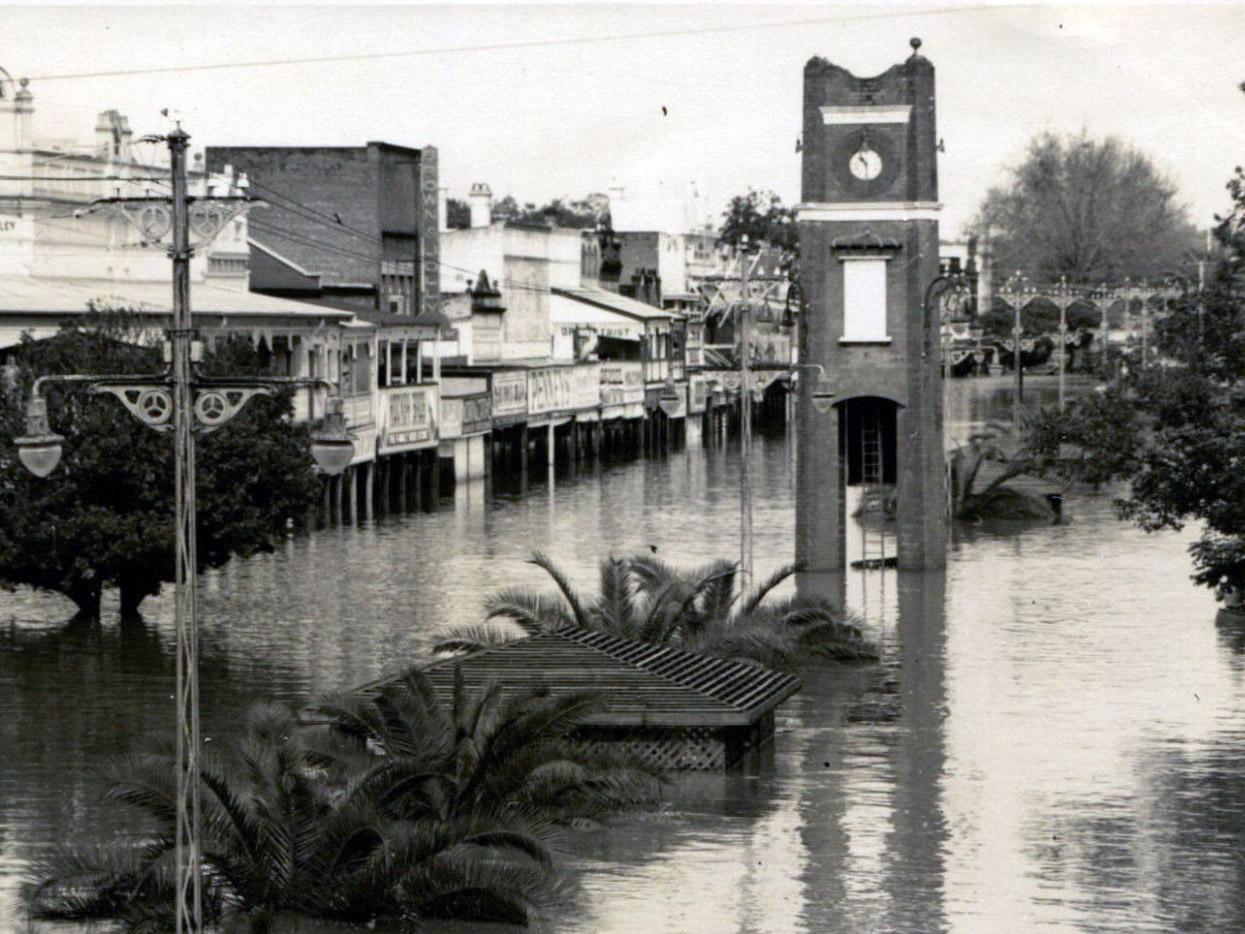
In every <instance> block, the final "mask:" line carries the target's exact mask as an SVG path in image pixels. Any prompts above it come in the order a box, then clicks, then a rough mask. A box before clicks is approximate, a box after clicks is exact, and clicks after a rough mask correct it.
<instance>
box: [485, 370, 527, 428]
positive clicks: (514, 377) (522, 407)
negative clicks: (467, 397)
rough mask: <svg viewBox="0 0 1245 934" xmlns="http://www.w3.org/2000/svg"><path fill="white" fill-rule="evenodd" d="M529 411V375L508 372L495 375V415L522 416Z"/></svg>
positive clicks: (515, 371)
mask: <svg viewBox="0 0 1245 934" xmlns="http://www.w3.org/2000/svg"><path fill="white" fill-rule="evenodd" d="M526 411H527V374H526V373H524V372H523V371H522V370H506V371H503V372H500V373H494V374H493V415H494V416H498V417H499V416H503V415H522V414H524V413H525V412H526Z"/></svg>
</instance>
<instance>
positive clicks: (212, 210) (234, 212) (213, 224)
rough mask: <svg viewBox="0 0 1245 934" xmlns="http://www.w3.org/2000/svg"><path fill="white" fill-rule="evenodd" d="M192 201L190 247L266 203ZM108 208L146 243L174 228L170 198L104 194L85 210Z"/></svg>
mask: <svg viewBox="0 0 1245 934" xmlns="http://www.w3.org/2000/svg"><path fill="white" fill-rule="evenodd" d="M186 201H187V203H188V205H189V215H190V217H189V224H188V227H189V235H190V237H189V243H188V245H189V248H190V250H191V251H194V250H196V249H198V248H199V247H201V246H203V245H204V244H207V243H210V242H211V241H212V240H213V239H214V238H215V237H216V235H217V234H219V233H220V232H221V231H222V230H224V229H225V227H226V226H227V225H228V224H229V222H230V221H231V220H233V219H234V218H235V217H237V216H238V215H239V214H242V213H244V212H246V211H247V210H249V209H250V208H253V207H266V206H267V202H264V201H261V200H259V199H258V198H251V197H247V196H242V197H219V198H213V197H206V198H187V199H186ZM93 211H104V212H106V213H109V214H112V215H114V216H116V217H120V218H122V219H123V220H124V221H126V222H127V223H128V224H130V225H131V226H133V227H134V229H135V230H137V231H138V235H139V237H140V238H141V240H142V243H143V245H144V246H146V245H148V244H153V243H163V242H164V241H165V240H167V239H169V237H170V235H171V234H172V232H173V204H172V200H171V199H169V198H161V197H150V198H101V199H98V200H97V201H94V202H92V204H91V206H90V207H89V208H86V209H84V210H83V211H82V212H81V213H90V212H93Z"/></svg>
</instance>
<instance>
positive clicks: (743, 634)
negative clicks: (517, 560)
mask: <svg viewBox="0 0 1245 934" xmlns="http://www.w3.org/2000/svg"><path fill="white" fill-rule="evenodd" d="M529 563H531V564H534V565H536V566H537V567H539V568H541V569H542V570H544V571H545V572H546V573H547V574H548V575H549V576H550V577H551V578H552V579H553V581H554V584H555V585H556V586H557V590H558V592H557V593H556V594H552V595H550V594H542V593H537V592H534V591H529V590H522V589H517V588H509V589H506V590H502V591H499V592H498V593H496V594H493V595H492V596H490V597H488V598H487V599H486V601H485V622H484V623H483V624H476V625H473V626H466V627H461V628H459V629H456V630H455V631H454V632H453V634H452V635H450V636H449V637H448V638H446V639H444V640H443V641H441V642H440V643H439V644H438V645H437V646H436V649H437V651H442V652H471V651H477V650H479V649H481V648H486V647H489V646H494V645H499V644H503V643H505V642H508V641H513V640H514V639H517V638H522V637H523V636H525V635H532V634H535V633H538V632H542V631H545V630H549V629H557V628H560V627H564V626H578V627H580V628H583V629H590V630H593V631H596V632H604V633H607V634H609V635H614V636H621V637H623V638H627V639H634V640H637V641H640V642H652V643H657V644H660V645H672V646H677V647H679V648H683V649H687V650H689V651H693V652H701V653H704V654H707V655H714V656H718V657H721V658H731V659H736V660H742V661H749V662H754V663H757V664H762V665H765V666H767V667H771V668H790V667H792V666H793V665H795V664H797V663H798V662H800V661H803V660H806V659H809V658H828V659H835V660H840V661H852V660H863V659H873V658H876V657H877V653H876V650H874V648H873V647H872V646H871V645H869V643H867V642H866V641H865V639H864V637H863V634H862V633H861V630H860V627H859V626H858V625H857V624H856V623H855V621H854V620H852V619H851V618H850V617H849V616H848V615H847V614H845V613H844V612H843V611H841V610H840V609H838V608H837V607H835V606H834V605H833V604H831V603H830V602H829V601H826V600H824V599H818V598H812V597H802V596H793V597H787V598H784V599H781V600H776V601H767V597H769V595H770V593H771V592H772V591H773V590H774V589H775V588H776V587H778V586H779V585H780V584H782V583H783V582H784V581H786V580H787V579H788V578H790V577H791V576H792V575H793V574H795V573H797V571H798V570H799V568H798V566H797V565H786V566H784V567H782V568H780V569H779V570H778V571H776V572H775V573H774V574H772V575H771V576H770V577H769V578H768V579H767V580H765V581H763V582H762V583H761V584H760V586H758V587H757V588H756V589H755V590H754V591H753V592H751V593H749V594H742V593H741V592H739V591H737V589H736V580H737V577H738V574H737V567H736V565H734V564H732V563H731V562H729V561H715V562H713V563H711V564H708V565H705V566H704V567H701V568H697V569H694V570H692V571H680V570H678V569H676V568H674V567H672V566H671V565H668V564H666V563H665V562H662V561H660V560H658V559H657V558H655V557H653V556H651V555H638V556H636V557H633V558H631V559H627V560H622V559H618V558H614V557H609V558H606V559H605V560H604V561H602V562H601V564H600V589H599V593H598V595H597V597H596V599H595V600H593V601H592V602H591V603H588V602H586V601H585V600H584V599H583V598H582V597H581V596H580V595H579V594H578V593H577V592H576V591H575V589H574V587H573V586H572V585H571V583H570V581H569V579H568V578H567V576H566V575H565V574H564V573H563V572H562V571H561V570H560V569H559V568H558V567H557V566H556V565H554V563H553V562H552V561H551V560H550V559H549V558H548V557H547V556H546V555H544V554H542V553H540V552H535V553H534V554H533V555H532V557H531V558H530V559H529ZM498 620H501V621H502V622H501V623H498V622H497V621H498Z"/></svg>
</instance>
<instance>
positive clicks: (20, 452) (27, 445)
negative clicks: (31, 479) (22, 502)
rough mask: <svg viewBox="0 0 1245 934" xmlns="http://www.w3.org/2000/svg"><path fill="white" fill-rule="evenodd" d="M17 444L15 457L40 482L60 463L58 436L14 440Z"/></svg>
mask: <svg viewBox="0 0 1245 934" xmlns="http://www.w3.org/2000/svg"><path fill="white" fill-rule="evenodd" d="M13 440H14V441H15V442H17V456H18V458H19V459H20V460H21V462H22V465H23V466H24V467H25V468H26V469H27V470H29V471H30V472H31V473H32V474H34V475H35V476H36V477H38V478H39V479H40V480H42V479H43V478H44V477H46V476H47V475H48V474H50V473H51V472H52V471H53V470H55V469H56V465H57V464H59V463H60V462H61V441H62V440H63V439H62V438H61V437H60V436H59V435H45V436H43V437H29V436H26V437H21V438H14V439H13Z"/></svg>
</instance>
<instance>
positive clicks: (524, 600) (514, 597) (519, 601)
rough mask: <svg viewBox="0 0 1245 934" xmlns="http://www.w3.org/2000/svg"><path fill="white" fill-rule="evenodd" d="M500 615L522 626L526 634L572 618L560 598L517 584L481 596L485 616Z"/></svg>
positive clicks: (495, 616) (563, 622)
mask: <svg viewBox="0 0 1245 934" xmlns="http://www.w3.org/2000/svg"><path fill="white" fill-rule="evenodd" d="M499 616H500V617H502V618H504V619H508V620H510V621H511V622H512V623H515V624H516V625H518V626H521V627H523V629H524V631H526V632H527V633H528V634H529V635H534V634H536V633H538V632H541V631H543V630H545V629H550V628H552V627H554V626H560V625H563V624H565V623H568V622H571V620H572V617H571V614H570V613H569V612H567V608H566V604H565V603H564V602H563V601H562V599H561V598H559V597H555V596H549V595H547V594H541V593H536V592H535V591H532V590H523V589H522V588H518V587H510V588H507V589H505V590H499V591H497V592H496V593H493V594H490V595H489V596H487V597H485V598H484V618H485V620H491V619H496V618H497V617H499Z"/></svg>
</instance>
